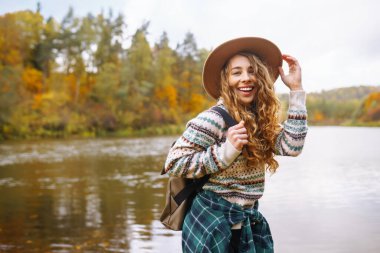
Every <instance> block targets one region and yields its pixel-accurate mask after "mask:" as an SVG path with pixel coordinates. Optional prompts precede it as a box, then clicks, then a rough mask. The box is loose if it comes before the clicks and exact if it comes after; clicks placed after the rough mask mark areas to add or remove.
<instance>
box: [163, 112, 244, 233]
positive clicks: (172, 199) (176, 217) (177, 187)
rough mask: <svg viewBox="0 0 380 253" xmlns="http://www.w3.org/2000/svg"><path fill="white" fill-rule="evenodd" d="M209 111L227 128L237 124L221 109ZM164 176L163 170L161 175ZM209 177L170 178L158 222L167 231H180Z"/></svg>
mask: <svg viewBox="0 0 380 253" xmlns="http://www.w3.org/2000/svg"><path fill="white" fill-rule="evenodd" d="M211 110H213V111H216V112H219V113H220V114H221V115H222V117H223V120H224V122H225V123H226V125H227V127H231V126H233V125H236V124H237V122H236V121H235V120H234V119H233V118H232V117H231V116H230V115H229V114H228V112H227V111H225V110H224V109H223V108H221V107H218V106H214V107H212V108H211ZM173 145H174V143H173ZM163 174H165V171H164V168H163V169H162V172H161V175H163ZM209 177H210V175H206V176H203V177H201V178H184V177H173V176H170V177H169V180H168V185H167V190H166V202H165V207H164V209H163V211H162V212H161V217H160V221H161V223H162V224H163V225H164V226H165V227H166V228H168V229H171V230H175V231H181V230H182V225H183V220H184V219H185V215H186V213H187V211H188V210H189V209H190V207H191V203H192V201H193V199H194V198H195V196H196V194H197V193H198V192H200V191H202V187H203V185H204V184H205V183H206V182H207V181H208V179H209Z"/></svg>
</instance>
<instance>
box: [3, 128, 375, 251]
mask: <svg viewBox="0 0 380 253" xmlns="http://www.w3.org/2000/svg"><path fill="white" fill-rule="evenodd" d="M176 138H177V137H176V136H171V137H154V138H136V139H94V140H50V141H47V140H45V141H38V142H35V141H22V142H3V143H1V144H0V252H60V253H63V252H86V253H87V252H88V253H90V252H132V253H135V252H138V253H139V252H169V253H170V252H181V245H180V244H181V234H180V232H172V231H170V230H167V229H165V228H163V226H162V225H161V224H160V223H159V222H158V221H157V219H158V217H159V213H160V210H161V208H162V205H163V203H164V193H165V185H166V177H164V176H160V170H161V168H162V164H163V162H164V160H165V157H166V154H167V151H168V149H169V147H170V145H171V143H172V142H173V141H174V140H175V139H176ZM379 143H380V128H353V127H311V128H310V130H309V133H308V136H307V141H306V144H305V147H304V151H303V153H302V154H301V155H300V156H299V157H296V158H292V157H278V161H279V163H280V168H279V170H278V172H277V173H276V174H274V175H272V176H271V175H268V176H267V181H266V192H265V194H264V197H263V198H262V199H261V200H260V210H261V212H262V213H263V214H264V216H265V217H266V218H267V220H268V221H269V224H270V226H271V230H272V233H273V237H274V242H275V248H276V252H280V253H298V252H308V253H314V252H315V253H316V252H332V253H335V252H336V253H338V252H342V253H343V252H366V253H368V252H374V253H375V252H380V241H379V238H380V152H379Z"/></svg>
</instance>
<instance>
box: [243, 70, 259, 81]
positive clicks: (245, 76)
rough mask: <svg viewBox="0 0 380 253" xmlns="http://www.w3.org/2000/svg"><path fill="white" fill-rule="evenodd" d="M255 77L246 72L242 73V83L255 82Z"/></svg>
mask: <svg viewBox="0 0 380 253" xmlns="http://www.w3.org/2000/svg"><path fill="white" fill-rule="evenodd" d="M255 80H256V79H255V77H254V76H253V75H251V74H249V73H248V72H243V74H242V81H244V82H251V81H253V82H254V81H255Z"/></svg>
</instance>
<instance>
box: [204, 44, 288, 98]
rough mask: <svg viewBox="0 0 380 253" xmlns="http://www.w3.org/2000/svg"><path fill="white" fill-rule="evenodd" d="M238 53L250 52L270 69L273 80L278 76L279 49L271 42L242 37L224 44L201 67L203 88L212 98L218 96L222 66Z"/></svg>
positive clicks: (280, 63)
mask: <svg viewBox="0 0 380 253" xmlns="http://www.w3.org/2000/svg"><path fill="white" fill-rule="evenodd" d="M239 52H251V53H253V54H254V55H256V56H257V57H259V58H260V59H261V60H262V61H263V62H264V64H265V65H266V66H267V67H268V68H270V73H272V75H273V76H272V77H273V80H274V81H275V80H276V79H277V78H278V76H279V70H278V67H280V66H282V54H281V51H280V49H279V48H278V47H277V46H276V45H275V44H274V43H272V42H271V41H269V40H267V39H263V38H259V37H242V38H237V39H233V40H229V41H227V42H224V43H223V44H221V45H219V46H218V47H216V48H215V49H214V50H213V51H212V52H211V53H210V54H209V56H208V57H207V59H206V61H205V64H204V67H203V87H204V88H205V90H206V92H207V93H208V94H209V95H210V96H211V97H213V98H215V99H217V98H219V96H220V72H221V70H222V68H223V66H224V64H225V63H226V62H227V61H228V60H229V59H230V58H231V57H232V56H234V55H236V54H237V53H239Z"/></svg>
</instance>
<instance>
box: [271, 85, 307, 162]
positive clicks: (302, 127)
mask: <svg viewBox="0 0 380 253" xmlns="http://www.w3.org/2000/svg"><path fill="white" fill-rule="evenodd" d="M307 130H308V127H307V111H306V93H305V91H290V94H289V109H288V118H287V120H286V121H285V122H284V125H283V128H282V130H281V132H280V133H279V135H278V137H277V140H276V154H277V155H283V156H297V155H299V154H300V153H301V152H302V149H303V145H304V143H305V138H306V134H307Z"/></svg>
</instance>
